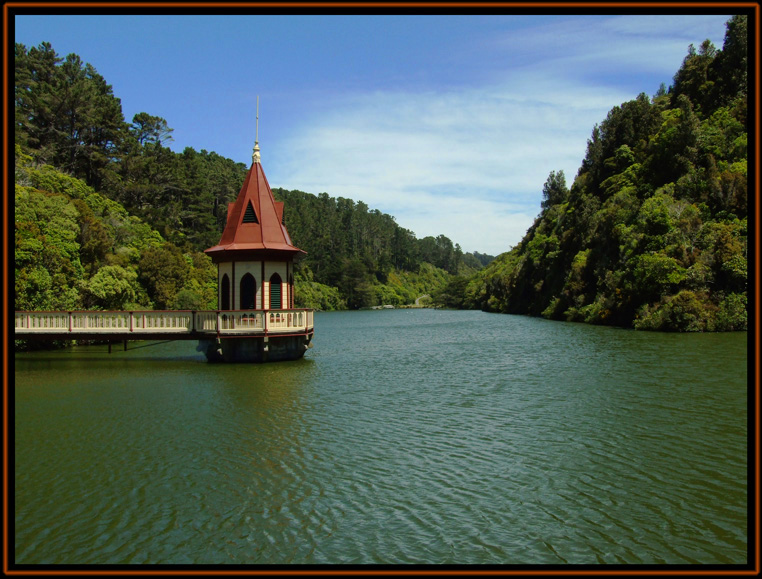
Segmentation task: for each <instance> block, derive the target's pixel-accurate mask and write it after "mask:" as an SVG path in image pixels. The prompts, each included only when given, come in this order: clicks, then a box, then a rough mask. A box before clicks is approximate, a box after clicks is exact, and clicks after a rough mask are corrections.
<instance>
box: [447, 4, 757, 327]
mask: <svg viewBox="0 0 762 579" xmlns="http://www.w3.org/2000/svg"><path fill="white" fill-rule="evenodd" d="M746 27H747V23H746V17H745V16H734V17H732V18H731V19H730V20H729V21H728V23H727V32H726V35H725V43H724V46H723V49H722V50H721V51H720V50H717V49H716V48H715V47H714V46H713V45H712V43H711V42H710V41H708V40H707V41H704V42H703V43H701V45H700V47H699V48H698V49H696V48H695V47H694V46H693V45H691V46H690V47H689V49H688V54H687V56H686V57H685V59H684V60H683V63H682V66H681V67H680V69H679V70H678V71H677V73H676V74H675V76H674V79H673V84H672V86H671V87H669V89H668V90H667V89H666V88H665V87H661V88H660V90H659V91H658V92H657V93H656V94H655V95H654V97H653V98H649V97H648V96H647V95H646V94H640V95H638V96H637V97H636V98H635V99H634V100H632V101H628V102H625V103H623V104H621V105H620V106H616V107H614V108H612V109H611V111H609V113H608V115H607V116H606V118H605V119H604V120H603V121H602V122H601V123H600V125H596V126H595V127H594V128H593V131H592V135H591V137H590V139H589V140H588V143H587V153H586V156H585V158H584V160H583V161H582V164H581V167H580V169H579V171H578V173H577V175H576V177H575V179H574V182H573V184H572V186H571V188H570V189H568V190H567V189H566V186H565V183H564V179H563V177H564V176H563V173H562V172H558V173H556V172H553V171H552V172H551V173H550V176H549V177H548V180H547V182H546V183H545V186H544V187H543V191H542V212H541V213H540V215H539V216H538V217H537V218H536V220H535V222H534V224H533V225H532V227H530V229H529V230H528V231H527V233H526V235H525V237H524V239H523V240H522V241H521V243H519V244H518V245H517V246H516V247H514V248H513V249H512V250H511V251H509V252H507V253H505V254H502V255H500V256H498V257H497V258H496V259H495V260H494V261H493V262H492V263H490V264H489V265H488V266H487V267H486V268H484V269H483V270H481V271H479V272H477V273H476V274H474V275H473V276H472V277H471V278H469V279H468V280H467V281H466V283H464V282H463V280H457V281H455V282H453V284H451V287H450V288H448V290H447V293H448V296H449V299H450V303H451V304H452V305H456V306H459V307H471V308H482V309H484V310H487V311H497V312H508V313H516V314H530V315H537V316H540V315H541V316H544V317H547V318H551V319H557V320H571V321H583V322H590V323H596V324H612V325H619V326H626V327H634V328H638V329H648V330H665V331H711V330H744V329H746V327H747V310H746V304H747V259H748V243H747V237H748V234H747V227H748V225H747V223H748V222H747V219H748V216H747V190H748V184H747V131H748V127H747V123H748V120H747V114H746V111H747V93H746V91H747V87H746V82H747V81H746V74H747V72H746V66H747V64H746V63H747V56H746V44H747V38H746V29H747V28H746ZM453 296H455V297H453Z"/></svg>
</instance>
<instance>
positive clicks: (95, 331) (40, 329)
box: [14, 309, 314, 340]
mask: <svg viewBox="0 0 762 579" xmlns="http://www.w3.org/2000/svg"><path fill="white" fill-rule="evenodd" d="M15 316H16V320H15V332H14V337H15V338H18V339H27V338H42V339H45V338H47V339H54V340H151V339H156V338H162V339H166V340H196V339H200V338H213V337H218V338H223V337H224V338H232V337H258V336H262V337H264V336H288V335H306V334H311V333H312V332H313V331H314V310H307V309H294V310H231V311H220V310H194V311H190V310H177V311H168V310H164V311H153V310H152V311H129V312H121V311H109V312H93V311H71V312H23V311H21V312H19V311H17V312H16V313H15Z"/></svg>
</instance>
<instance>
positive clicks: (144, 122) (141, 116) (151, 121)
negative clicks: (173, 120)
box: [130, 113, 174, 145]
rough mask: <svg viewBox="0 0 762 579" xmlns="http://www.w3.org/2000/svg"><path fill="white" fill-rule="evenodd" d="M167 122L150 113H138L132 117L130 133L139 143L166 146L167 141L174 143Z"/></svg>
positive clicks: (171, 130)
mask: <svg viewBox="0 0 762 579" xmlns="http://www.w3.org/2000/svg"><path fill="white" fill-rule="evenodd" d="M173 131H174V129H170V128H169V125H168V124H167V121H166V120H165V119H163V118H161V117H155V116H153V115H149V114H148V113H138V114H136V115H135V116H134V117H132V126H131V127H130V132H131V133H132V134H133V135H134V136H135V138H136V139H137V140H138V143H140V144H141V145H145V144H146V143H157V144H159V145H164V143H166V142H167V141H173V140H174V139H173V138H172V132H173Z"/></svg>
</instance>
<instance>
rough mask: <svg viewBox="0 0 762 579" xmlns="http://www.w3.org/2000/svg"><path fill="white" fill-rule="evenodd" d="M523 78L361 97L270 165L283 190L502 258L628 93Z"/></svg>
mask: <svg viewBox="0 0 762 579" xmlns="http://www.w3.org/2000/svg"><path fill="white" fill-rule="evenodd" d="M515 81H516V82H513V83H511V85H509V86H495V87H489V88H481V89H473V90H462V91H458V92H451V93H442V94H435V93H426V94H415V93H404V92H394V93H392V92H387V93H382V92H377V93H373V94H370V95H364V96H360V97H352V98H349V99H347V100H346V101H344V102H342V103H338V104H337V106H336V108H335V110H334V111H333V113H332V114H330V115H329V116H325V117H323V118H321V119H315V122H313V123H312V124H311V125H310V126H307V127H302V130H301V131H299V132H298V133H296V134H294V135H292V136H291V137H290V138H287V139H284V140H282V141H280V142H278V143H277V144H275V145H274V150H273V151H272V152H271V155H272V159H273V161H272V162H269V161H267V160H263V163H264V164H265V167H266V169H267V171H268V175H272V177H270V179H271V182H273V183H275V182H277V183H278V184H279V185H280V184H281V183H282V184H283V186H287V187H288V188H291V189H300V190H303V191H307V192H310V193H319V192H327V193H328V194H329V195H331V196H333V197H347V198H350V199H354V200H362V201H364V202H365V203H366V204H368V205H369V206H370V207H371V208H375V209H379V210H381V211H383V212H385V213H389V214H390V215H393V216H395V218H396V219H397V222H398V223H399V224H400V225H402V226H403V227H406V228H408V229H411V230H412V231H413V232H414V233H415V234H416V236H417V237H419V238H420V237H424V236H426V235H438V234H444V235H446V236H447V237H449V238H450V239H452V240H453V242H454V243H459V244H460V245H461V247H462V248H463V249H464V251H480V252H483V253H491V254H495V255H496V254H498V253H502V252H503V251H506V250H507V249H508V248H509V246H511V245H515V244H516V243H518V242H519V241H520V240H521V238H522V237H523V235H524V233H525V232H526V229H527V227H529V225H531V223H532V220H533V219H534V217H535V216H536V214H537V212H538V211H539V206H540V198H541V191H542V186H543V183H544V182H545V180H546V179H547V176H548V173H549V172H550V171H552V170H564V172H565V174H566V176H567V182H568V183H569V184H571V181H572V180H573V178H574V175H575V174H576V171H577V169H578V167H579V164H580V162H581V161H582V158H583V157H584V154H585V148H586V143H587V137H588V136H589V134H590V132H591V131H592V128H593V125H594V124H595V123H596V122H600V120H601V119H602V116H601V114H602V112H603V113H604V115H605V111H607V110H608V109H609V108H610V103H612V102H620V101H621V100H623V98H624V97H625V95H619V94H616V93H615V92H611V91H609V92H608V94H606V95H603V94H600V93H599V92H596V91H594V90H589V89H585V88H584V87H575V86H573V85H564V86H551V85H549V84H548V82H547V81H543V80H542V79H518V78H517V79H515ZM530 93H531V94H540V95H543V98H541V99H539V100H531V99H530V98H529V94H530ZM286 183H287V185H286Z"/></svg>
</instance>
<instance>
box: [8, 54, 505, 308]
mask: <svg viewBox="0 0 762 579" xmlns="http://www.w3.org/2000/svg"><path fill="white" fill-rule="evenodd" d="M14 94H15V152H16V154H15V307H16V309H17V310H71V309H215V308H216V307H217V297H216V296H217V291H216V287H217V280H216V267H215V266H213V265H212V263H211V260H210V259H209V258H208V257H207V256H206V255H205V254H204V253H203V250H204V249H206V248H208V247H211V246H213V245H215V244H216V243H217V242H218V241H219V239H220V235H221V233H222V229H223V227H224V225H225V220H226V212H227V206H228V203H229V202H231V201H234V200H235V198H236V196H237V194H238V191H239V189H240V187H241V185H242V183H243V181H244V178H245V175H246V172H247V170H248V167H247V166H246V165H244V164H242V163H235V162H234V161H232V160H230V159H226V158H224V157H222V156H220V155H218V154H216V153H213V152H212V153H210V152H208V151H206V150H202V151H200V152H198V151H195V150H194V149H192V148H186V149H185V150H184V151H183V152H182V153H175V152H173V151H172V150H171V149H170V148H169V143H170V142H171V141H172V132H173V130H172V129H171V128H170V127H169V125H168V123H167V121H166V120H165V119H163V118H161V117H156V116H153V115H150V114H148V113H145V112H142V113H139V114H136V115H135V116H134V117H133V119H132V122H131V123H128V122H126V121H125V119H124V116H123V113H122V107H121V102H120V100H119V99H118V98H117V97H116V96H115V95H114V94H113V91H112V87H111V86H110V85H109V84H108V83H107V82H106V80H105V79H104V78H103V77H102V76H101V75H99V74H98V72H97V71H96V70H95V68H94V67H93V66H92V65H90V64H87V63H85V62H83V61H82V59H81V58H80V57H79V56H78V55H76V54H70V55H68V56H67V57H65V58H62V57H60V56H59V55H58V54H57V53H56V52H55V50H54V49H53V47H52V46H51V45H50V44H49V43H42V44H41V45H40V46H38V47H32V48H27V47H25V46H24V45H22V44H16V46H15V93H14ZM273 194H274V195H275V197H276V199H277V200H280V201H285V202H286V205H285V223H286V226H287V227H288V229H289V232H290V234H291V238H292V240H293V241H294V243H295V244H296V245H297V246H298V247H300V248H302V249H304V250H305V251H307V256H306V257H305V258H304V259H303V260H302V261H301V262H300V263H299V264H298V266H297V270H296V284H297V288H296V305H297V306H299V307H313V308H318V309H344V308H360V307H367V306H373V305H377V304H392V305H404V304H411V303H413V302H414V301H415V300H416V299H417V298H419V297H420V296H422V295H425V294H429V295H431V294H434V293H435V292H436V291H438V290H439V289H441V288H442V287H443V286H444V285H446V283H447V282H448V281H449V280H450V278H451V277H452V276H454V275H464V274H469V273H473V272H475V271H476V270H478V269H480V268H481V267H483V265H484V264H486V263H488V262H489V260H490V259H491V257H490V256H485V255H482V254H478V253H477V254H468V253H463V252H462V251H461V249H460V247H459V246H458V245H457V244H456V245H454V244H453V243H452V241H450V239H448V238H447V237H445V236H444V235H440V236H437V237H436V238H435V237H425V238H423V239H416V237H415V235H414V234H413V233H412V232H411V231H408V230H406V229H403V228H401V227H400V226H399V225H397V224H396V223H395V221H394V218H393V217H391V216H389V215H386V214H382V213H381V212H379V211H378V210H371V209H370V208H368V207H367V205H365V204H364V203H362V202H357V203H355V202H354V201H352V200H350V199H344V198H338V199H335V198H333V197H329V196H328V194H327V193H321V194H320V195H317V196H316V195H311V194H308V193H303V192H300V191H288V190H284V189H275V190H274V191H273Z"/></svg>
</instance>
